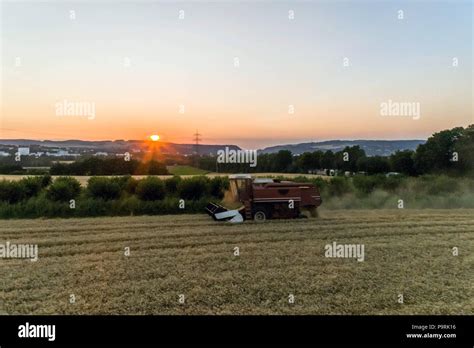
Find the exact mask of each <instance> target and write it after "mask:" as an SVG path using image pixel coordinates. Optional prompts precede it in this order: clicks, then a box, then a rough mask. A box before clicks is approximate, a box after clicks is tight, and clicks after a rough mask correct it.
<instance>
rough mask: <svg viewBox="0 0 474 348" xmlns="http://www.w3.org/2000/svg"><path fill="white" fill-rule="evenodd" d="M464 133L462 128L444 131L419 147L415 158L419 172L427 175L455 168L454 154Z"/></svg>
mask: <svg viewBox="0 0 474 348" xmlns="http://www.w3.org/2000/svg"><path fill="white" fill-rule="evenodd" d="M462 133H463V128H462V127H456V128H453V129H449V130H444V131H441V132H438V133H435V134H433V135H432V136H431V137H429V138H428V140H427V141H426V143H425V144H421V145H419V146H418V148H417V149H416V153H415V157H414V161H415V168H416V170H417V172H418V173H420V174H425V173H431V172H436V171H446V170H448V169H451V168H453V167H455V164H454V163H455V162H453V161H452V158H453V153H454V151H455V144H456V142H457V140H458V139H459V138H460V137H461V136H462Z"/></svg>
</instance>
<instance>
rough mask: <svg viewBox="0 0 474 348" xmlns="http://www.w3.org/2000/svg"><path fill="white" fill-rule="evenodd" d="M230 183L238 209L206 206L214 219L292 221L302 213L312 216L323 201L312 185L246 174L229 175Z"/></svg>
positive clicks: (217, 205)
mask: <svg viewBox="0 0 474 348" xmlns="http://www.w3.org/2000/svg"><path fill="white" fill-rule="evenodd" d="M229 181H230V196H231V197H230V198H231V203H234V204H236V203H240V204H241V206H240V207H239V208H237V209H233V210H229V209H227V208H225V207H224V206H222V205H220V204H216V203H209V204H208V205H207V207H206V211H207V213H208V214H209V215H210V216H212V217H213V218H214V220H218V221H230V222H242V221H244V220H255V221H265V220H267V219H291V218H297V217H303V215H302V212H303V211H307V212H309V214H310V215H311V216H315V215H316V208H317V207H318V206H320V205H321V202H322V200H321V195H320V193H319V190H318V189H317V187H316V186H314V185H313V184H311V183H297V182H293V181H283V180H276V179H264V178H255V179H253V178H252V177H251V176H250V175H248V174H237V175H231V176H230V177H229Z"/></svg>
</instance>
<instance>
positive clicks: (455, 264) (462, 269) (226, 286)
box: [0, 210, 474, 314]
mask: <svg viewBox="0 0 474 348" xmlns="http://www.w3.org/2000/svg"><path fill="white" fill-rule="evenodd" d="M6 241H10V242H11V243H37V244H38V245H39V256H40V259H39V261H38V262H36V263H35V262H31V261H29V260H13V259H0V314H30V313H32V314H99V313H102V314H112V313H113V314H448V313H449V314H463V313H464V314H473V313H474V293H473V287H474V272H473V269H474V210H419V211H407V210H405V211H400V210H378V211H348V210H345V211H322V213H321V217H320V218H318V219H308V220H305V219H302V220H291V221H272V222H266V223H264V224H255V223H252V222H247V223H244V224H242V225H230V224H226V223H216V222H214V221H213V220H211V219H210V218H209V217H207V216H205V215H187V216H181V215H180V216H146V217H126V218H124V217H117V218H87V219H68V220H62V219H53V220H9V221H2V225H1V227H0V243H5V242H6ZM333 241H336V242H338V243H359V244H364V245H365V261H364V262H357V261H356V260H354V259H331V258H325V257H324V246H325V244H327V243H332V242H333ZM236 246H238V247H239V248H240V256H238V257H236V256H234V255H233V248H234V247H236ZM453 246H457V247H459V250H460V254H459V256H457V257H456V256H453V255H452V250H451V249H452V247H453ZM125 247H130V248H131V255H130V256H129V257H126V256H124V248H125ZM290 293H291V294H294V295H295V297H296V302H295V303H294V304H289V303H288V295H289V294H290ZM399 293H403V295H404V300H405V303H404V304H399V303H397V295H398V294H399ZM70 294H74V295H75V296H76V303H75V304H70V303H69V296H70ZM179 294H185V296H186V303H185V304H179V302H178V295H179Z"/></svg>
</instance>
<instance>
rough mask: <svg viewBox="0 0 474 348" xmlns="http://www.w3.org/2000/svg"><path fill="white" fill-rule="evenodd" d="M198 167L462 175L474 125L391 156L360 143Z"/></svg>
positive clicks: (473, 152) (471, 154)
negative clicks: (370, 153) (370, 150)
mask: <svg viewBox="0 0 474 348" xmlns="http://www.w3.org/2000/svg"><path fill="white" fill-rule="evenodd" d="M199 167H200V168H201V169H205V170H209V171H216V170H217V171H219V172H248V173H253V172H282V173H308V172H311V171H316V170H323V169H337V170H339V171H340V172H345V171H349V172H365V173H367V174H379V173H387V172H390V171H392V172H398V173H402V174H405V175H410V176H413V175H422V174H431V173H433V174H434V173H446V174H454V175H462V174H466V173H469V172H471V173H472V172H473V171H474V125H470V126H469V127H467V128H463V127H456V128H453V129H449V130H443V131H441V132H438V133H435V134H433V135H432V136H431V137H429V138H428V140H427V141H426V143H424V144H421V145H419V146H418V147H417V149H416V150H415V151H412V150H403V151H396V152H395V153H393V154H392V155H390V156H367V155H366V153H365V151H364V150H363V149H361V148H360V146H358V145H357V146H347V147H345V148H344V149H343V150H341V151H338V152H333V151H330V150H329V151H314V152H305V153H303V154H301V155H299V156H294V155H293V154H292V153H291V151H288V150H281V151H279V152H278V153H272V154H259V155H258V157H257V165H256V166H255V167H250V166H249V164H248V163H237V164H234V163H217V164H216V157H213V156H205V157H201V158H200V160H199Z"/></svg>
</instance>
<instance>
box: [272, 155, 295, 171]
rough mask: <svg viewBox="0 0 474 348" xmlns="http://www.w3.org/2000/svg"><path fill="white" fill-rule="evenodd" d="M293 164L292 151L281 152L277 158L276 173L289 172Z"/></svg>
mask: <svg viewBox="0 0 474 348" xmlns="http://www.w3.org/2000/svg"><path fill="white" fill-rule="evenodd" d="M292 162H293V155H292V154H291V151H288V150H280V151H278V153H277V154H276V157H275V163H274V165H275V171H277V172H287V171H288V169H289V168H290V166H291V163H292Z"/></svg>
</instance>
